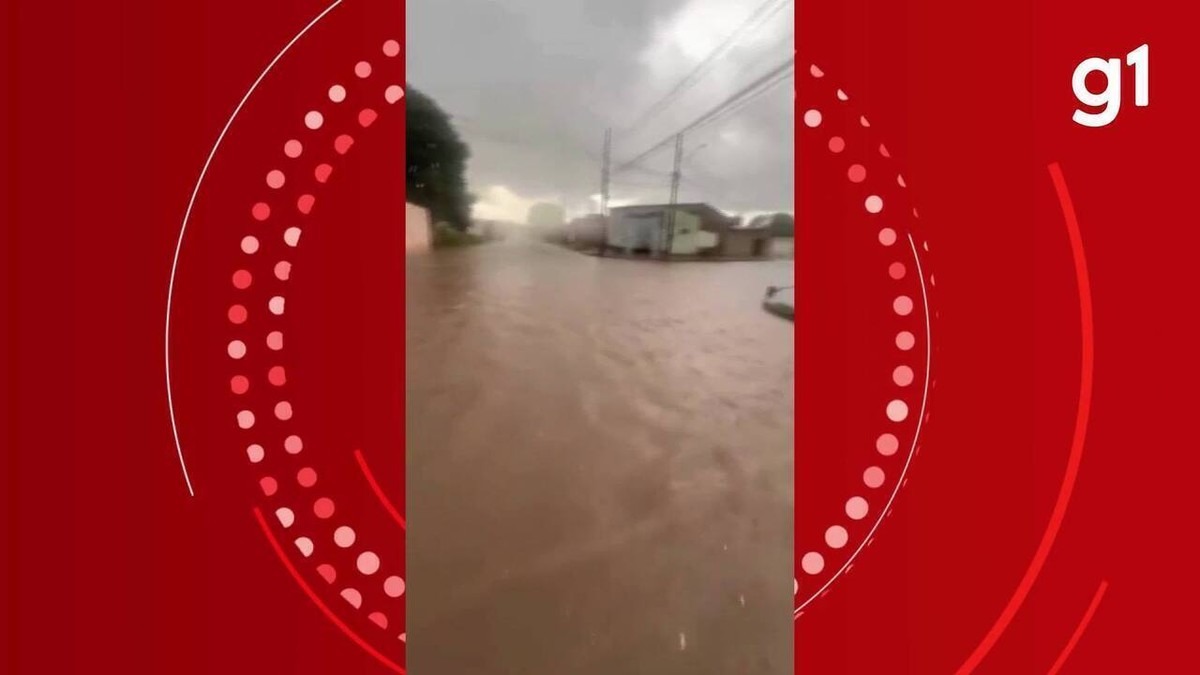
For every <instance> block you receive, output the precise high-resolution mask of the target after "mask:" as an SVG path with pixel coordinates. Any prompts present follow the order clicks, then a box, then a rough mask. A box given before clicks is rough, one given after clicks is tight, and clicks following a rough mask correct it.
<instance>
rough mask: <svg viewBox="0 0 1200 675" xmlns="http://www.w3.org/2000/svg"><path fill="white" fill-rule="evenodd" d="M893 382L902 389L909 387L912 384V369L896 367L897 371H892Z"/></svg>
mask: <svg viewBox="0 0 1200 675" xmlns="http://www.w3.org/2000/svg"><path fill="white" fill-rule="evenodd" d="M892 381H893V382H895V383H896V385H897V386H900V387H907V386H908V385H910V384H912V382H913V370H912V368H909V367H908V366H896V369H895V370H893V371H892Z"/></svg>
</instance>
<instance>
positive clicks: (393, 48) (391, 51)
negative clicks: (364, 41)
mask: <svg viewBox="0 0 1200 675" xmlns="http://www.w3.org/2000/svg"><path fill="white" fill-rule="evenodd" d="M383 55H384V56H386V57H388V58H392V57H395V56H399V55H400V43H399V42H397V41H395V40H388V41H387V42H385V43H383Z"/></svg>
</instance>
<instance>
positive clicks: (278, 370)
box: [267, 366, 287, 387]
mask: <svg viewBox="0 0 1200 675" xmlns="http://www.w3.org/2000/svg"><path fill="white" fill-rule="evenodd" d="M267 381H268V382H270V383H271V384H273V385H275V386H276V387H282V386H283V385H284V384H287V373H285V372H284V370H283V366H272V367H271V369H270V370H268V371H267Z"/></svg>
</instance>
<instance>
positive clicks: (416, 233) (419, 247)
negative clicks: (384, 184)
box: [404, 204, 431, 253]
mask: <svg viewBox="0 0 1200 675" xmlns="http://www.w3.org/2000/svg"><path fill="white" fill-rule="evenodd" d="M430 231H431V230H430V227H429V211H428V210H427V209H425V208H423V207H420V206H417V205H416V204H405V205H404V252H405V253H418V252H420V251H428V250H429V247H430V243H431V242H430Z"/></svg>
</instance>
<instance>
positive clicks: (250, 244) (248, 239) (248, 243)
mask: <svg viewBox="0 0 1200 675" xmlns="http://www.w3.org/2000/svg"><path fill="white" fill-rule="evenodd" d="M257 251H258V238H257V237H255V236H254V235H247V236H245V237H243V238H242V252H243V253H246V254H253V253H256V252H257Z"/></svg>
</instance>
